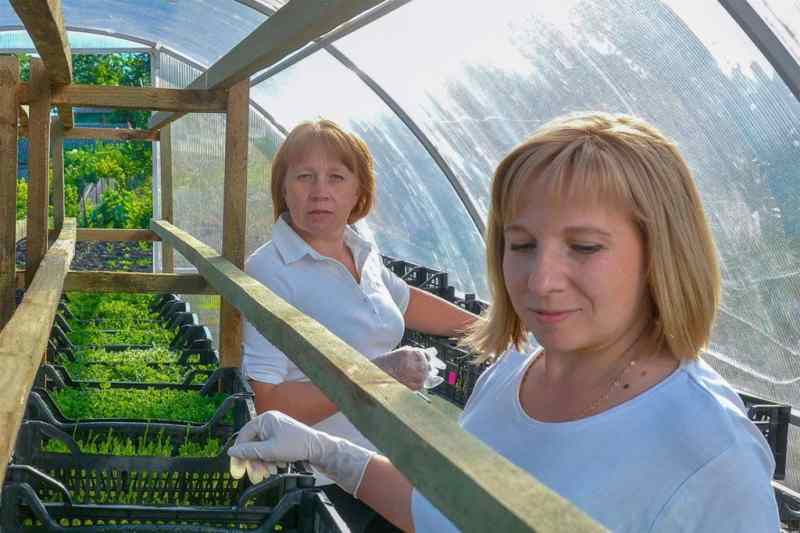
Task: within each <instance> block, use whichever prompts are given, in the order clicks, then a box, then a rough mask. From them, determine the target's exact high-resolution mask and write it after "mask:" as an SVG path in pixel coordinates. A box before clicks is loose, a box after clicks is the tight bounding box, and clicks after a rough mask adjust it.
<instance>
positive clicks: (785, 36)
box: [748, 0, 800, 61]
mask: <svg viewBox="0 0 800 533" xmlns="http://www.w3.org/2000/svg"><path fill="white" fill-rule="evenodd" d="M748 1H749V3H750V5H751V6H752V7H753V9H755V11H756V13H758V15H759V16H760V17H761V18H762V19H763V20H764V22H766V23H767V25H768V26H769V28H770V29H771V30H772V31H773V33H775V35H776V36H777V37H778V39H780V41H781V42H782V43H783V45H784V46H785V47H786V49H787V50H789V52H790V53H791V54H792V56H794V59H795V61H800V0H748Z"/></svg>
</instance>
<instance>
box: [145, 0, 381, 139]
mask: <svg viewBox="0 0 800 533" xmlns="http://www.w3.org/2000/svg"><path fill="white" fill-rule="evenodd" d="M381 1H382V0H325V1H318V2H304V1H302V0H291V1H290V2H288V3H287V4H285V5H284V6H283V7H281V8H280V9H279V10H278V11H277V12H275V14H274V15H272V16H271V17H269V18H268V19H267V20H266V21H265V22H264V23H263V24H261V26H259V27H258V28H256V29H255V30H253V32H252V33H251V34H250V35H248V36H247V37H245V38H244V39H242V40H241V41H240V42H239V44H237V45H236V46H235V47H234V48H233V49H232V50H231V51H230V52H228V53H227V54H225V55H224V56H223V57H222V58H220V59H219V60H218V61H217V62H216V63H214V64H213V65H211V67H210V68H209V69H208V70H207V71H206V72H205V73H203V74H202V75H201V76H199V77H198V78H197V79H195V80H194V81H193V82H192V84H191V85H189V87H190V88H195V89H199V88H208V89H219V88H230V87H233V85H235V84H236V83H238V82H240V81H241V80H244V79H249V78H250V76H251V75H252V74H254V73H256V72H258V71H259V70H262V69H264V68H267V67H270V66H272V65H274V64H275V63H277V62H278V61H280V60H281V59H283V58H284V57H286V56H288V55H289V54H291V53H292V52H295V51H296V50H299V49H300V48H302V47H303V46H305V45H306V44H308V43H310V42H311V41H313V40H314V39H317V38H318V37H321V36H322V35H324V34H326V33H328V32H329V31H331V30H333V29H334V28H336V27H337V26H339V25H340V24H343V23H345V22H347V21H348V20H350V19H352V18H354V17H356V16H358V15H360V14H361V13H363V12H365V11H367V10H369V9H371V8H373V7H375V6H376V5H378V4H380V3H381ZM180 116H182V114H180V113H157V114H155V115H154V116H152V117H151V118H150V122H149V123H148V126H149V127H150V128H151V129H160V128H162V127H164V126H165V125H167V124H169V123H170V122H172V121H174V120H177V119H178V118H180Z"/></svg>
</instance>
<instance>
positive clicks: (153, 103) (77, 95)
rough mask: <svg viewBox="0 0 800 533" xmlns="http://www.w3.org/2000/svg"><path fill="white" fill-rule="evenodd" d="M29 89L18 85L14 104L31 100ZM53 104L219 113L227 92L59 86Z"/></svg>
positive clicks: (24, 85) (224, 105) (222, 109)
mask: <svg viewBox="0 0 800 533" xmlns="http://www.w3.org/2000/svg"><path fill="white" fill-rule="evenodd" d="M32 91H33V90H32V88H31V86H30V85H29V84H27V83H21V84H20V85H19V87H18V88H17V102H19V103H20V104H27V103H29V102H30V101H31V98H33V94H32ZM51 102H52V103H53V105H65V104H66V105H71V106H76V107H77V106H84V107H110V108H112V109H152V110H158V111H184V112H187V113H222V112H224V111H225V107H226V103H227V91H225V90H216V91H207V90H204V89H198V90H194V89H160V88H154V87H117V86H110V85H63V86H59V87H54V88H53V92H52V95H51Z"/></svg>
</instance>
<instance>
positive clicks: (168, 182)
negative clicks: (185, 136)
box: [158, 125, 175, 272]
mask: <svg viewBox="0 0 800 533" xmlns="http://www.w3.org/2000/svg"><path fill="white" fill-rule="evenodd" d="M160 133H161V138H160V139H159V145H158V147H159V154H160V157H161V218H162V219H164V220H166V221H168V222H169V223H170V224H172V223H173V222H174V220H173V213H172V134H171V132H170V126H169V125H167V126H165V127H164V129H162V130H161V132H160ZM161 265H162V268H161V270H162V271H164V272H175V251H174V250H173V249H172V246H170V245H168V244H163V245H162V247H161Z"/></svg>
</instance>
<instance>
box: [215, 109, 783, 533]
mask: <svg viewBox="0 0 800 533" xmlns="http://www.w3.org/2000/svg"><path fill="white" fill-rule="evenodd" d="M486 240H487V254H488V259H487V262H488V269H489V279H490V283H491V288H492V296H493V303H492V306H491V308H490V310H489V312H488V315H487V320H486V321H483V322H482V323H475V324H474V325H473V327H472V328H471V334H470V336H469V337H468V338H467V342H469V343H472V345H473V346H474V347H476V348H477V349H478V350H479V351H480V352H481V354H482V355H481V357H482V358H483V359H491V360H492V362H493V364H492V365H491V366H490V367H489V368H488V369H487V370H486V371H485V372H484V373H483V374H482V375H481V377H480V378H479V379H478V381H477V383H476V384H475V388H474V390H473V391H472V395H471V396H470V398H469V401H468V403H467V406H466V408H465V409H464V413H463V414H462V416H461V419H460V424H461V426H462V427H463V428H464V430H465V431H467V432H469V433H472V434H473V435H475V436H476V437H477V438H479V439H481V440H483V441H484V442H485V443H486V444H487V445H489V446H490V447H492V448H494V449H495V450H497V452H498V453H500V454H502V455H503V456H505V457H506V458H507V459H508V460H510V461H511V462H513V463H515V464H516V465H517V466H519V467H520V468H522V469H524V470H526V471H527V472H529V473H531V474H532V475H533V476H535V477H536V478H537V479H538V480H539V481H540V482H542V483H543V484H545V485H546V486H548V487H549V488H550V489H552V490H554V491H556V492H557V493H559V494H560V495H561V496H563V497H565V498H567V499H568V500H570V501H571V502H572V503H573V504H574V505H575V506H577V507H578V508H579V509H581V510H582V511H584V512H585V513H587V514H588V515H589V516H591V517H592V518H594V519H595V520H596V521H598V522H599V523H600V524H602V525H603V526H605V527H607V528H608V529H609V530H611V531H615V532H629V533H634V532H650V533H665V532H673V531H682V532H685V531H692V532H701V531H702V532H704V531H725V532H740V533H747V532H753V531H759V532H761V531H764V532H766V531H778V530H779V528H780V522H779V519H778V511H777V505H776V502H775V497H774V494H773V492H772V487H771V484H770V482H771V479H772V475H773V472H774V468H775V462H774V459H773V457H772V453H771V451H770V448H769V445H768V444H767V442H766V440H765V439H764V437H763V435H761V433H760V431H759V430H758V429H757V428H756V427H755V426H754V425H753V423H752V422H751V421H750V420H749V419H748V418H747V416H746V414H745V409H744V405H743V404H742V402H741V400H740V398H739V396H738V394H737V393H736V392H735V391H734V390H733V389H732V388H731V387H730V386H729V385H728V384H727V383H726V382H725V381H724V380H723V379H722V377H720V376H719V374H717V373H716V372H715V371H714V370H713V369H712V368H711V367H710V366H708V365H707V364H706V363H705V362H704V361H703V360H702V358H701V357H700V356H699V355H700V352H701V350H702V349H703V347H704V346H706V344H707V343H708V340H709V336H710V332H711V326H712V324H713V321H714V316H715V312H716V308H717V305H718V301H719V293H720V274H719V268H718V265H717V259H716V252H715V248H714V242H713V239H712V237H711V232H710V231H709V227H708V223H707V221H706V218H705V215H704V213H703V209H702V205H701V201H700V195H699V194H698V191H697V189H696V187H695V184H694V182H693V180H692V177H691V173H690V172H689V169H688V167H687V165H686V163H685V161H684V160H683V158H682V157H681V155H680V153H679V152H678V150H677V148H676V146H675V144H674V143H673V142H672V141H670V140H669V139H667V138H666V137H665V136H664V135H663V134H662V133H661V132H659V131H658V130H657V129H656V128H654V127H653V126H651V125H649V124H647V123H646V122H644V121H642V120H641V119H637V118H634V117H630V116H625V115H611V114H607V113H583V114H579V115H572V116H568V117H563V118H559V119H556V120H554V121H552V122H550V123H548V124H546V125H544V126H543V127H542V128H540V129H539V130H538V131H537V132H536V133H535V134H534V135H533V136H532V137H531V138H530V139H528V140H527V141H525V142H523V143H522V144H521V145H520V146H518V147H517V148H515V149H514V150H513V151H512V152H511V153H510V154H508V156H506V157H505V158H504V159H503V161H501V162H500V164H499V166H498V168H497V172H496V173H495V176H494V181H493V184H492V203H491V210H490V213H489V220H488V226H487V239H486ZM531 336H532V337H533V339H535V341H536V342H535V343H530V344H529V342H528V341H529V338H530V337H531ZM534 344H538V345H539V346H537V347H535V348H534V347H533V345H534ZM298 450H301V451H298ZM229 453H230V454H231V455H232V456H234V457H243V458H248V459H252V460H257V461H262V462H265V463H274V462H282V461H287V460H301V459H302V460H308V461H310V462H311V464H314V465H317V466H318V467H319V468H321V469H322V470H323V471H325V472H326V473H327V474H328V475H329V476H330V477H331V478H332V479H335V480H337V482H338V483H339V484H340V485H341V486H342V487H343V488H344V489H345V490H347V491H348V492H350V493H352V494H354V495H356V496H357V497H358V498H360V499H362V500H364V501H365V502H367V503H368V504H369V505H370V506H372V507H373V508H374V509H375V510H377V511H378V512H380V513H381V514H383V515H384V516H385V517H386V518H387V519H388V520H389V521H391V522H393V523H394V524H396V525H397V526H398V527H400V528H401V529H403V530H405V531H418V532H437V533H438V532H451V531H455V530H456V528H455V526H453V525H452V523H450V522H449V521H448V520H447V518H445V517H444V516H443V515H442V514H441V513H440V512H439V511H438V510H437V509H436V508H434V507H433V506H432V505H431V504H430V503H429V502H428V501H427V500H426V499H425V498H424V497H423V496H421V495H420V494H419V493H417V492H416V491H415V490H413V487H411V485H410V484H409V482H408V481H407V480H406V478H405V477H404V476H403V475H402V474H401V473H400V472H399V471H398V470H397V469H395V468H394V466H393V465H392V464H391V463H390V462H389V461H388V460H387V459H386V458H385V457H381V456H379V455H376V454H375V453H373V452H370V451H368V450H366V449H363V448H361V447H359V446H357V445H355V444H350V443H347V442H346V441H342V440H340V439H335V438H332V437H330V436H328V435H326V434H325V433H322V432H319V431H316V430H313V429H311V428H307V427H306V426H303V425H302V424H300V423H298V422H296V421H294V420H292V419H291V418H289V417H285V416H283V415H281V414H280V413H265V414H263V415H261V416H260V417H259V418H257V419H256V420H254V421H252V422H250V423H249V424H248V425H247V426H245V428H244V429H243V430H242V432H241V434H240V437H239V440H238V441H237V444H236V445H235V446H234V447H232V448H231V449H230V450H229ZM443 490H445V488H444V487H443ZM531 505H537V502H536V501H531ZM451 511H454V510H452V509H451ZM455 512H457V510H455Z"/></svg>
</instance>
